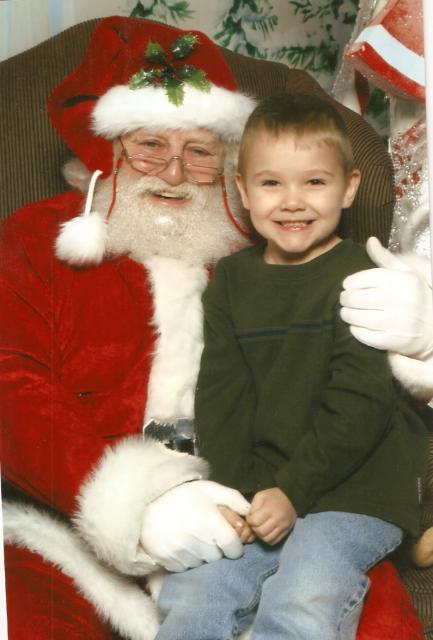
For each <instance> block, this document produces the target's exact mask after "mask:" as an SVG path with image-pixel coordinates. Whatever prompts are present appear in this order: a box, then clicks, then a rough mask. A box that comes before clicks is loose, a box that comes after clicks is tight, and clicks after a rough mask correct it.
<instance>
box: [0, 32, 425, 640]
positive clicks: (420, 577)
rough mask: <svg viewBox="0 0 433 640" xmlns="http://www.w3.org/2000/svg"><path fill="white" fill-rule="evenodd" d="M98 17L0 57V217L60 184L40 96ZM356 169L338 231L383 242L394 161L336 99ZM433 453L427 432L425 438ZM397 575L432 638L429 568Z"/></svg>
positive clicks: (75, 60)
mask: <svg viewBox="0 0 433 640" xmlns="http://www.w3.org/2000/svg"><path fill="white" fill-rule="evenodd" d="M97 22H98V20H89V21H87V22H83V23H81V24H78V25H76V26H74V27H71V28H69V29H67V30H66V31H64V32H62V33H61V34H59V35H58V36H55V37H53V38H50V39H49V40H47V41H45V42H43V43H42V44H40V45H38V46H36V47H33V48H32V49H30V50H28V51H26V52H24V53H21V54H19V55H17V56H15V57H13V58H10V59H9V60H6V61H5V62H3V63H1V64H0V82H1V87H2V91H1V98H0V99H1V114H2V118H1V123H0V138H1V140H2V147H1V158H0V176H1V181H2V182H1V183H2V185H3V187H2V190H1V192H0V216H1V217H6V216H8V215H10V214H11V213H12V212H13V211H14V210H15V209H17V208H18V207H20V206H22V205H24V204H26V203H29V202H32V201H35V200H39V199H42V198H47V197H50V196H53V195H56V194H57V193H60V192H62V191H64V190H65V189H66V188H67V186H66V184H65V182H64V180H63V178H62V174H61V170H60V168H61V165H62V163H63V162H64V161H65V159H66V158H67V155H68V151H67V149H66V147H65V146H64V143H63V141H62V140H61V139H60V137H59V136H58V135H57V133H56V132H55V131H54V129H53V128H52V127H51V125H50V123H49V121H48V118H47V115H46V109H45V105H46V101H47V96H48V95H49V94H50V92H51V90H52V89H53V87H54V86H56V85H57V84H58V83H59V82H60V81H61V80H62V79H63V78H65V77H66V76H67V75H68V74H69V73H71V72H72V71H73V69H74V68H75V67H76V66H77V65H78V64H79V63H80V62H81V59H82V58H83V56H84V53H85V51H86V49H87V45H88V42H89V39H90V34H91V32H92V31H93V29H94V27H95V26H96V24H97ZM222 52H223V55H224V57H225V59H226V61H227V63H228V64H229V66H230V67H231V69H232V71H233V73H234V75H235V77H236V78H237V81H238V85H239V89H240V90H241V91H243V92H245V93H248V94H251V95H254V96H256V97H258V98H261V97H264V96H265V95H268V94H271V93H278V92H281V91H290V92H294V91H302V92H313V93H316V94H317V93H318V94H320V95H322V96H323V97H325V98H326V97H327V96H326V94H325V93H324V91H323V90H322V89H321V88H320V87H319V85H318V84H317V83H316V82H315V81H314V80H313V79H312V78H311V77H310V76H309V75H308V74H306V73H305V72H303V71H296V70H290V69H288V68H287V67H286V66H285V65H283V64H280V63H276V62H268V61H261V60H252V59H250V58H247V57H245V56H242V55H239V54H236V53H233V52H231V51H228V50H226V49H223V50H222ZM338 109H339V110H340V112H341V113H342V115H343V117H344V119H345V121H346V124H347V126H348V129H349V133H350V136H351V139H352V144H353V148H354V155H355V160H356V163H357V165H358V167H359V168H360V170H361V171H362V176H363V179H362V186H361V188H360V190H359V192H358V195H357V197H356V200H355V202H354V204H353V206H352V208H351V210H350V212H349V213H348V214H347V216H345V217H344V227H343V228H342V229H341V233H342V235H344V236H350V237H352V238H354V239H355V240H357V241H360V242H364V241H365V240H366V238H367V237H368V236H370V235H376V236H377V237H379V238H380V239H381V240H382V242H384V243H386V242H387V240H388V237H389V231H390V227H391V219H392V211H393V203H394V195H393V184H392V165H391V161H390V158H389V156H388V153H387V151H386V149H385V147H384V145H383V144H382V142H381V140H380V138H379V137H378V135H377V134H376V133H375V132H374V131H373V129H372V128H371V127H370V126H369V125H368V124H367V123H365V122H364V121H363V119H362V118H360V117H359V116H358V115H357V114H355V113H354V112H352V111H350V110H348V109H346V108H345V107H343V106H341V105H338ZM430 457H431V459H433V437H432V440H431V444H430ZM426 487H427V488H426V493H425V496H424V505H425V509H424V513H423V522H422V526H423V529H425V528H427V527H428V526H432V525H433V471H432V469H430V472H429V478H428V483H426ZM401 573H402V576H403V580H404V582H405V584H406V586H407V589H408V590H409V592H410V594H411V595H412V598H413V601H414V603H415V606H416V608H417V610H418V613H419V615H420V617H421V619H422V621H423V622H424V624H425V637H426V639H429V640H433V568H431V569H425V570H420V569H416V568H413V567H411V566H409V565H408V564H407V563H406V564H404V563H403V566H402V568H401Z"/></svg>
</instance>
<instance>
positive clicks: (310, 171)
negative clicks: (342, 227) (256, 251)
mask: <svg viewBox="0 0 433 640" xmlns="http://www.w3.org/2000/svg"><path fill="white" fill-rule="evenodd" d="M245 164H246V167H245V171H244V173H243V175H242V177H241V176H238V180H237V181H238V186H239V189H240V192H241V196H242V201H243V204H244V206H245V207H246V208H247V209H248V210H249V211H250V215H251V222H252V224H253V225H254V227H255V228H256V230H257V231H258V232H259V233H260V235H261V236H263V238H265V239H266V240H267V247H266V250H265V260H266V262H269V263H272V264H301V263H303V262H308V261H310V260H313V259H314V258H316V257H317V256H319V255H321V254H322V253H324V252H325V251H328V250H329V249H331V248H332V247H333V246H334V245H336V244H337V243H338V242H339V241H340V239H339V238H338V236H337V235H336V233H335V230H336V228H337V226H338V223H339V221H340V216H341V210H342V209H343V208H346V207H349V206H350V205H351V204H352V201H353V199H354V197H355V194H356V190H357V188H358V184H359V179H360V175H359V172H358V171H353V172H351V173H349V174H348V175H347V174H346V173H345V172H344V169H343V166H342V161H341V158H340V153H339V150H338V148H337V147H336V146H334V145H331V144H329V143H326V142H325V141H324V140H320V139H317V137H316V136H314V135H313V134H309V135H308V136H304V137H302V138H298V137H295V136H294V135H293V134H292V133H290V132H283V133H281V134H279V135H278V137H276V136H273V135H271V134H269V133H266V132H263V131H261V132H257V135H256V137H255V138H254V140H252V141H251V143H250V145H249V159H248V160H247V162H246V163H245Z"/></svg>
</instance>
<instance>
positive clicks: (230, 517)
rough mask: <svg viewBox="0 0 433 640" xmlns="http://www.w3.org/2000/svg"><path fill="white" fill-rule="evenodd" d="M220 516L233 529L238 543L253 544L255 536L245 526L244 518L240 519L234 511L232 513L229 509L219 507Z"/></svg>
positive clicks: (247, 526)
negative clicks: (238, 540)
mask: <svg viewBox="0 0 433 640" xmlns="http://www.w3.org/2000/svg"><path fill="white" fill-rule="evenodd" d="M218 509H219V510H220V512H221V514H222V515H223V516H224V518H225V519H226V520H227V522H228V523H229V524H230V525H231V526H232V527H233V529H234V530H235V531H236V533H237V534H238V536H239V539H240V541H241V542H242V543H243V544H246V543H248V542H254V540H255V539H256V536H255V535H254V533H253V531H252V529H251V527H250V526H249V525H248V524H247V522H246V521H245V519H244V518H242V517H241V516H240V515H239V514H237V513H236V511H232V509H230V508H229V507H221V506H219V507H218Z"/></svg>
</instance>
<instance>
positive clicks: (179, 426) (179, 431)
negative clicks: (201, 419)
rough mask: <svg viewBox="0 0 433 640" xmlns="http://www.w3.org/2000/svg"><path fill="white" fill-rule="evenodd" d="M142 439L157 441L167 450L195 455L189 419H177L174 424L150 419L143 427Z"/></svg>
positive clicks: (191, 426) (193, 435) (192, 428)
mask: <svg viewBox="0 0 433 640" xmlns="http://www.w3.org/2000/svg"><path fill="white" fill-rule="evenodd" d="M143 438H153V439H155V440H159V442H162V443H163V444H164V445H165V446H166V447H168V448H169V449H173V450H174V451H180V452H182V453H190V454H191V455H197V453H198V450H197V442H196V437H195V434H194V422H193V420H191V419H190V418H178V420H176V421H175V422H172V423H169V422H158V421H157V420H154V419H153V418H151V419H150V420H148V421H147V422H146V424H145V425H144V427H143Z"/></svg>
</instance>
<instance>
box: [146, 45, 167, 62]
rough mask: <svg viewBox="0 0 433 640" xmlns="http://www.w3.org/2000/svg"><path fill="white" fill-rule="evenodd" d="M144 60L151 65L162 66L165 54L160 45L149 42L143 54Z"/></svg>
mask: <svg viewBox="0 0 433 640" xmlns="http://www.w3.org/2000/svg"><path fill="white" fill-rule="evenodd" d="M144 59H145V60H146V61H147V62H151V63H153V64H163V63H164V62H165V61H166V59H167V54H166V53H165V51H164V49H163V48H162V47H161V45H160V44H158V43H157V42H151V41H149V44H148V45H147V48H146V52H145V54H144Z"/></svg>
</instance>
